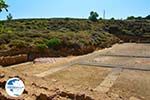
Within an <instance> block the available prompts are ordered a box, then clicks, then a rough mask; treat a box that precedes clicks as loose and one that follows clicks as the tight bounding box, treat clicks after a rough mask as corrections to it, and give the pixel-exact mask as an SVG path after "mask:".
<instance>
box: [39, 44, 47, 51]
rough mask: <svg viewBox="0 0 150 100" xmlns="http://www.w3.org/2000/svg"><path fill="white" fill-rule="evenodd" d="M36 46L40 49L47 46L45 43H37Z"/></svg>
mask: <svg viewBox="0 0 150 100" xmlns="http://www.w3.org/2000/svg"><path fill="white" fill-rule="evenodd" d="M36 47H37V48H38V49H40V50H44V49H45V48H47V45H46V44H37V45H36Z"/></svg>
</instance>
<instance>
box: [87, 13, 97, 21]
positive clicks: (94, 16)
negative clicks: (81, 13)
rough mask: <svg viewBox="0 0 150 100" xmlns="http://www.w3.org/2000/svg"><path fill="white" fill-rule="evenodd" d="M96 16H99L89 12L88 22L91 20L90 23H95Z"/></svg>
mask: <svg viewBox="0 0 150 100" xmlns="http://www.w3.org/2000/svg"><path fill="white" fill-rule="evenodd" d="M98 16H99V15H98V13H97V12H94V11H91V12H90V16H89V20H91V21H93V22H96V21H97V17H98Z"/></svg>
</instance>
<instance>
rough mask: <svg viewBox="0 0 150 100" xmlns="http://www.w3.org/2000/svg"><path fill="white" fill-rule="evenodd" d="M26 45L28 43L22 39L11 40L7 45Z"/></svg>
mask: <svg viewBox="0 0 150 100" xmlns="http://www.w3.org/2000/svg"><path fill="white" fill-rule="evenodd" d="M28 46H29V44H28V43H27V42H25V41H23V40H12V41H11V42H10V43H9V47H14V48H25V47H28Z"/></svg>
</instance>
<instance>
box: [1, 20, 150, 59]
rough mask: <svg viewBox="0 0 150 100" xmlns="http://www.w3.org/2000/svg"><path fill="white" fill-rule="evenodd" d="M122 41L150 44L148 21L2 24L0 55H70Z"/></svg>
mask: <svg viewBox="0 0 150 100" xmlns="http://www.w3.org/2000/svg"><path fill="white" fill-rule="evenodd" d="M120 42H146V43H149V42H150V21H149V20H142V21H140V20H124V21H121V20H99V21H98V22H92V21H89V20H87V19H70V18H64V19H59V18H53V19H18V20H11V21H0V56H14V55H18V54H27V55H28V60H33V59H34V58H36V57H41V56H44V57H45V56H69V55H81V54H86V53H90V52H92V51H94V50H96V49H101V48H105V47H110V46H112V45H113V44H115V43H120Z"/></svg>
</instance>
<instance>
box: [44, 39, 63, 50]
mask: <svg viewBox="0 0 150 100" xmlns="http://www.w3.org/2000/svg"><path fill="white" fill-rule="evenodd" d="M46 44H47V46H48V47H49V48H51V47H55V46H58V45H60V44H61V40H60V39H58V38H52V39H50V40H48V41H47V43H46Z"/></svg>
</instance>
